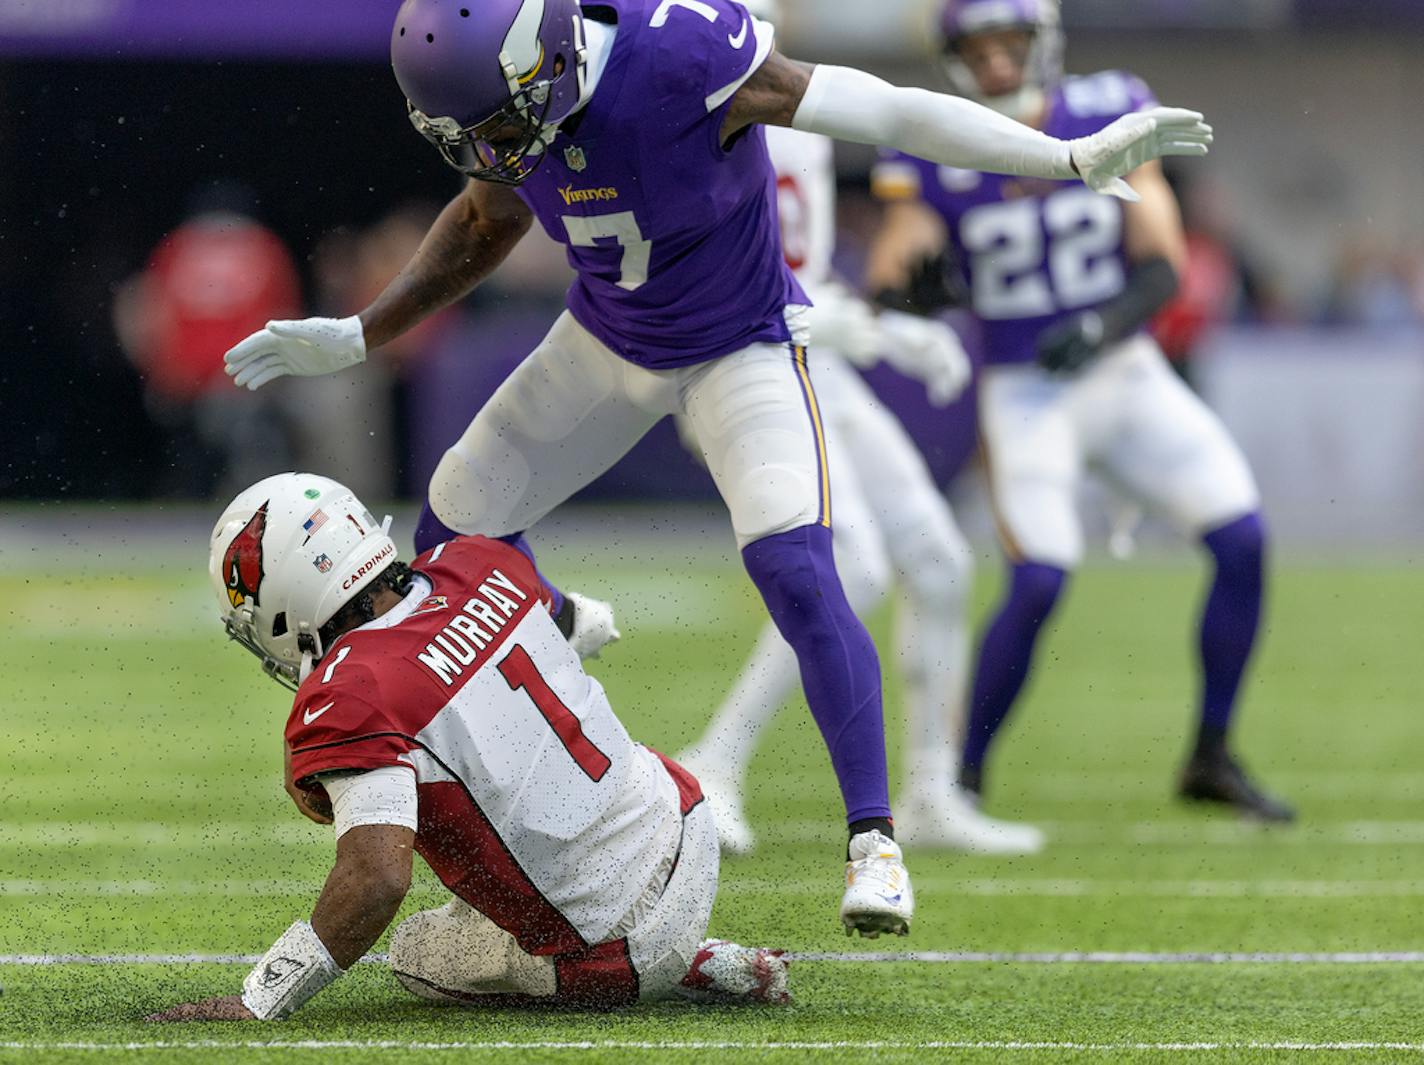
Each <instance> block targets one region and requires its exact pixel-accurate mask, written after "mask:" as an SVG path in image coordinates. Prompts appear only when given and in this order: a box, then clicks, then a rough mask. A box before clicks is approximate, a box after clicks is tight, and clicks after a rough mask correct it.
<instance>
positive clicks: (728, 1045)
mask: <svg viewBox="0 0 1424 1065" xmlns="http://www.w3.org/2000/svg"><path fill="white" fill-rule="evenodd" d="M0 1050H95V1051H103V1050H514V1051H529V1050H661V1051H667V1050H700V1051H705V1050H1002V1051H1015V1050H1017V1051H1045V1050H1046V1051H1065V1050H1068V1051H1072V1050H1077V1051H1097V1052H1101V1053H1122V1052H1125V1051H1160V1052H1164V1053H1194V1052H1199V1051H1222V1050H1235V1051H1246V1050H1276V1051H1307V1052H1308V1051H1347V1052H1348V1051H1361V1050H1392V1051H1403V1052H1408V1053H1415V1054H1419V1053H1424V1043H1385V1042H1348V1043H1346V1042H1342V1043H1304V1042H1284V1041H1283V1042H1265V1041H1261V1042H1202V1043H1149V1042H1141V1043H1069V1042H1026V1041H1025V1042H1019V1041H997V1040H989V1039H983V1040H962V1041H959V1040H933V1041H924V1042H909V1041H906V1042H891V1041H881V1040H875V1041H869V1040H867V1041H865V1042H860V1041H852V1040H837V1041H834V1042H829V1041H828V1042H811V1041H806V1042H802V1041H783V1042H766V1043H757V1042H730V1041H727V1042H722V1041H701V1040H697V1041H686V1042H683V1041H673V1040H660V1041H657V1042H641V1041H624V1040H612V1039H609V1040H598V1041H592V1040H590V1041H577V1042H574V1041H569V1042H563V1041H559V1042H556V1041H552V1040H547V1041H540V1042H527V1043H520V1042H512V1041H511V1042H489V1043H477V1042H452V1043H417V1042H400V1041H396V1040H372V1041H369V1042H367V1041H360V1040H336V1039H331V1040H327V1039H292V1040H261V1041H258V1040H252V1041H248V1042H241V1043H237V1042H234V1043H224V1042H220V1041H218V1040H216V1039H205V1040H194V1041H191V1042H150V1043H21V1042H9V1043H0Z"/></svg>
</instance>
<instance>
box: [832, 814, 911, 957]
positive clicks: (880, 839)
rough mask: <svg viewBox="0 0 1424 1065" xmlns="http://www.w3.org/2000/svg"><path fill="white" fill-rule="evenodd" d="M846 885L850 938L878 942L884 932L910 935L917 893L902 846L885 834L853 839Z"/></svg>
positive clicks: (845, 911)
mask: <svg viewBox="0 0 1424 1065" xmlns="http://www.w3.org/2000/svg"><path fill="white" fill-rule="evenodd" d="M845 881H846V887H845V895H843V896H842V897H841V924H843V925H845V930H846V935H848V936H849V935H853V934H854V933H856V932H859V933H860V934H861V935H862V936H864V937H865V938H866V939H877V938H879V936H880V933H881V932H894V933H895V934H896V935H900V936H907V935H909V934H910V918H911V917H913V916H914V915H915V893H914V891H913V890H912V889H911V887H910V871H909V870H908V869H906V868H905V862H904V856H903V855H902V854H901V852H900V845H899V844H898V843H896V842H895V841H894V840H893V839H891V838H890V837H889V836H887V835H885V834H884V833H882V832H875V831H871V832H860V833H857V834H856V835H854V836H851V838H850V860H849V861H847V862H846V874H845Z"/></svg>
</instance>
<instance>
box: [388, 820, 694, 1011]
mask: <svg viewBox="0 0 1424 1065" xmlns="http://www.w3.org/2000/svg"><path fill="white" fill-rule="evenodd" d="M718 861H719V857H718V850H717V828H716V825H715V824H714V823H713V820H712V811H711V809H710V808H709V806H708V804H707V803H706V802H703V803H700V804H699V805H697V806H695V807H694V808H693V809H692V810H691V811H690V812H689V813H688V814H687V816H686V817H685V818H683V830H682V844H681V848H680V849H679V851H678V854H677V856H676V864H675V865H674V860H673V856H672V855H669V856H668V858H667V860H666V861H665V862H664V864H663V865H662V867H660V869H658V870H647V871H646V872H647V875H648V876H650V877H652V879H653V881H654V883H655V884H656V885H658V887H656V888H653V889H650V890H649V891H648V892H645V893H644V896H643V897H642V898H641V899H639V901H638V902H636V903H635V904H634V906H633V909H632V910H631V911H630V912H629V913H628V915H627V916H626V917H625V918H624V920H623V921H622V922H620V923H619V927H618V928H617V929H615V930H614V937H613V938H614V939H615V940H623V941H625V942H626V952H621V951H620V952H615V954H616V955H617V956H618V957H620V958H621V957H625V956H626V960H627V963H628V964H630V965H631V966H632V970H633V973H634V974H636V980H637V987H638V998H639V1000H640V1001H644V1002H647V1001H655V1000H657V999H662V998H667V997H669V996H671V995H672V994H673V993H674V992H675V991H676V989H677V987H678V985H679V984H680V983H681V982H682V978H683V977H684V976H686V975H687V972H688V970H689V969H690V968H691V967H692V961H693V959H694V958H695V957H696V956H697V948H698V945H699V944H700V943H701V942H702V940H703V938H704V937H705V936H706V934H707V922H708V920H709V919H710V918H711V916H712V903H713V900H714V899H715V898H716V895H717V874H718ZM669 870H670V871H671V872H670V874H669ZM629 873H630V875H631V871H629ZM659 874H660V875H659ZM664 881H665V882H666V886H661V885H663V883H664ZM390 964H391V968H392V970H394V971H395V973H396V976H397V979H398V980H399V981H400V983H401V984H402V986H404V987H405V988H406V990H408V991H410V992H411V993H412V994H415V995H419V996H420V997H421V998H427V999H431V1000H434V1001H437V1002H469V1001H478V1000H479V997H480V996H485V995H501V994H518V995H528V996H531V997H534V998H550V997H553V996H556V995H557V994H558V993H559V986H558V985H559V981H558V976H557V970H558V965H559V959H556V958H554V957H536V956H533V955H529V954H526V953H524V951H522V950H520V949H519V945H518V944H517V943H516V942H515V941H514V937H513V936H511V935H510V934H509V933H508V932H506V931H504V930H503V929H502V928H500V927H499V926H498V925H496V924H495V923H494V922H493V921H491V920H489V918H487V917H485V916H484V914H482V913H480V912H479V911H478V910H476V909H474V908H472V907H471V906H469V905H468V904H466V903H465V902H464V901H462V900H461V899H458V898H453V899H451V900H450V901H449V902H447V903H446V904H445V905H443V906H439V907H437V908H436V909H433V910H422V911H421V912H420V913H415V914H411V915H410V916H409V917H407V918H406V919H405V920H404V921H402V922H401V924H400V926H399V927H397V928H396V930H395V933H394V934H393V935H392V936H391V949H390ZM579 964H580V963H579V962H578V961H573V962H568V961H567V959H565V965H566V969H565V975H566V976H577V977H578V978H579V979H580V980H581V981H582V982H583V983H584V984H585V988H586V987H587V984H588V983H589V982H590V981H596V980H598V979H601V978H603V977H605V976H607V977H609V978H611V979H613V980H614V981H615V984H621V983H622V976H623V974H621V973H618V972H612V973H609V972H608V971H607V959H606V958H605V959H602V960H600V962H599V963H598V964H596V965H594V966H592V967H591V968H590V970H589V971H588V972H587V973H581V972H578V971H577V970H578V968H579ZM567 966H571V967H572V971H571V969H570V968H567Z"/></svg>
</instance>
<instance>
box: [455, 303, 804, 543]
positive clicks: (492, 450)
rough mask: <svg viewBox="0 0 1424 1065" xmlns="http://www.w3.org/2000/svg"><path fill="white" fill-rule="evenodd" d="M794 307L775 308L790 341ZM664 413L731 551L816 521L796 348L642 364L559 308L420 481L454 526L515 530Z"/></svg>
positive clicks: (798, 329)
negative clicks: (714, 501) (721, 520)
mask: <svg viewBox="0 0 1424 1065" xmlns="http://www.w3.org/2000/svg"><path fill="white" fill-rule="evenodd" d="M803 317H804V310H802V309H798V308H788V309H787V324H788V325H790V326H791V327H792V333H793V335H795V336H796V343H797V344H802V345H804V342H805V340H806V335H805V330H804V328H803V327H802V326H801V324H800V323H801V320H802V318H803ZM676 413H682V414H684V415H686V417H687V420H688V423H689V424H690V426H691V429H692V432H693V434H694V436H695V438H696V441H697V445H698V447H699V448H700V449H701V452H702V455H703V458H704V459H705V461H706V463H707V468H708V470H709V471H711V473H712V478H713V480H714V481H716V483H717V490H718V492H720V493H721V496H722V499H723V501H724V502H725V503H726V504H727V509H728V510H729V511H730V512H731V517H732V527H733V529H734V530H735V532H736V537H737V546H738V547H739V548H741V547H745V546H746V545H747V544H749V543H752V542H753V541H756V540H760V539H762V538H763V537H766V536H771V535H774V534H776V533H780V532H786V531H788V530H791V529H796V528H800V527H801V526H803V525H810V524H812V523H813V522H817V521H824V522H826V523H827V524H829V521H830V516H829V507H830V498H829V496H830V491H829V484H828V481H827V473H826V462H825V454H824V445H823V443H822V440H821V431H820V424H819V415H818V414H817V408H816V401H815V397H814V395H813V394H812V392H811V389H810V384H809V377H808V375H807V373H806V370H805V356H804V350H803V352H802V353H801V354H800V355H798V354H796V352H795V351H794V349H793V345H788V344H753V345H752V346H751V347H748V348H745V349H743V350H742V351H738V352H734V353H733V354H730V355H725V356H723V357H721V358H718V359H713V360H711V361H710V362H704V363H699V364H697V365H695V366H688V367H684V368H681V369H674V370H649V369H645V368H643V367H641V366H636V365H634V364H633V363H631V362H628V361H626V360H624V359H621V358H619V357H618V356H617V355H615V354H614V353H613V352H611V351H610V350H608V348H606V347H605V346H604V345H603V344H602V343H601V342H600V341H599V340H597V339H596V338H595V337H594V336H593V335H592V334H591V333H589V331H588V330H586V329H584V328H583V326H581V325H579V324H578V322H576V321H575V320H574V318H573V316H572V315H571V314H569V313H568V312H567V311H566V312H565V313H564V314H563V315H561V316H560V317H559V320H558V321H557V322H555V323H554V327H553V329H551V330H550V331H549V334H548V336H546V337H545V338H544V340H543V342H542V343H540V345H539V346H538V347H537V348H535V349H534V351H533V353H532V354H531V355H530V356H529V357H528V358H527V359H525V360H524V361H523V362H522V363H520V364H519V366H518V367H517V368H516V369H515V371H514V372H513V373H512V374H510V375H509V377H508V378H507V379H506V380H505V382H504V383H503V384H502V385H500V387H499V388H498V390H496V392H495V394H494V395H493V396H492V397H490V400H489V402H487V403H486V404H485V405H484V407H482V408H481V409H480V411H479V413H478V414H476V415H475V418H474V421H472V422H471V423H470V426H469V428H468V429H466V430H465V433H464V435H463V436H461V437H460V439H459V440H458V441H456V443H455V445H454V446H453V447H451V448H450V450H448V451H447V452H446V453H445V456H444V457H443V458H442V459H441V461H440V464H439V466H438V467H437V468H436V470H435V474H434V476H433V477H432V478H431V482H430V506H431V509H432V510H434V512H435V516H436V517H437V518H439V519H440V520H441V521H442V522H444V523H445V524H446V525H447V526H449V527H450V528H452V529H454V530H455V531H456V532H463V533H482V534H484V535H487V536H507V535H510V534H513V533H518V532H522V531H523V530H525V529H528V528H529V527H530V526H532V525H534V524H535V523H536V522H537V521H539V519H540V518H542V517H544V515H546V514H548V513H549V512H550V511H551V510H553V509H554V508H555V507H556V506H558V505H559V504H560V503H562V502H563V501H564V500H566V499H568V498H569V497H570V496H571V495H573V494H574V493H575V492H577V491H578V490H579V489H580V488H583V487H584V486H585V485H587V484H588V483H590V482H591V481H593V480H594V479H595V478H597V477H598V476H599V475H600V474H602V473H604V472H605V471H606V470H607V469H608V468H609V467H610V466H612V465H613V464H614V463H615V462H617V461H618V460H619V459H620V458H622V457H623V456H624V455H625V454H626V453H627V452H628V450H629V448H631V447H632V446H633V445H634V444H635V443H637V442H638V440H639V439H641V438H642V436H643V434H645V433H646V432H647V431H648V430H649V429H651V428H652V427H653V425H654V423H656V422H657V421H658V420H659V419H660V418H662V417H664V416H665V415H668V414H676Z"/></svg>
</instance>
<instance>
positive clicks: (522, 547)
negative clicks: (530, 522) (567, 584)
mask: <svg viewBox="0 0 1424 1065" xmlns="http://www.w3.org/2000/svg"><path fill="white" fill-rule="evenodd" d="M495 539H496V540H501V541H503V542H504V543H506V544H508V545H509V546H510V547H512V548H514V549H515V550H516V551H518V552H519V553H520V554H521V555H523V556H524V557H525V558H527V559H528V560H529V562H530V564H531V565H532V566H533V567H534V575H535V576H536V577H538V578H539V583H541V584H542V585H543V586H544V587H545V588H546V589H548V592H549V596H550V605H549V613H551V614H553V615H554V617H556V618H557V617H558V616H559V615H560V614H561V613H563V609H564V593H563V592H561V591H559V589H558V588H557V587H555V585H554V582H553V581H551V580H549V578H548V577H546V576H544V574H543V573H541V572H540V571H539V563H538V562H536V561H535V560H534V549H533V548H532V547H530V546H529V541H528V540H526V539H525V538H524V534H523V533H522V532H518V533H514V534H512V535H510V536H496V537H495ZM570 616H572V615H570Z"/></svg>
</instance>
